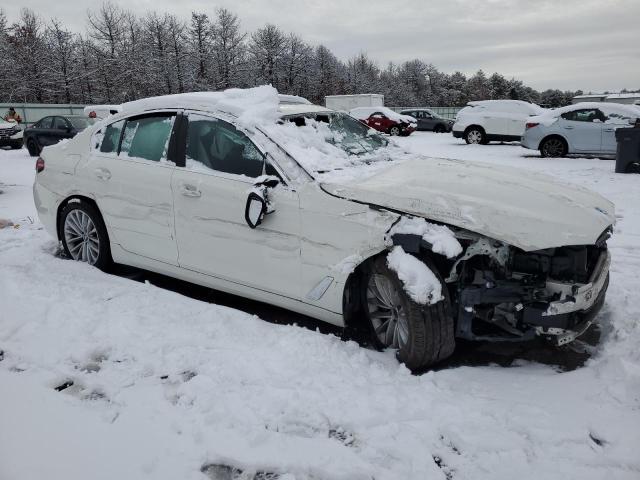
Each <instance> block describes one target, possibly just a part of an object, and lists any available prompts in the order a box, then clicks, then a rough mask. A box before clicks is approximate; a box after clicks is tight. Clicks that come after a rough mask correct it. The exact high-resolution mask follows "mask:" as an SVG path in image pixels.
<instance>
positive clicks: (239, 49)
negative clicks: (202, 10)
mask: <svg viewBox="0 0 640 480" xmlns="http://www.w3.org/2000/svg"><path fill="white" fill-rule="evenodd" d="M212 32H213V55H214V58H215V64H216V68H217V77H218V81H217V84H216V86H217V87H218V88H220V89H225V88H229V87H232V86H239V84H240V83H241V80H240V74H241V72H242V66H243V63H244V57H245V52H246V47H245V38H246V34H244V33H241V32H240V21H239V20H238V16H237V15H235V14H233V13H231V12H230V11H229V10H227V9H226V8H219V9H218V10H216V21H215V23H214V25H213V30H212Z"/></svg>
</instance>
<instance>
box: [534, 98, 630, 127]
mask: <svg viewBox="0 0 640 480" xmlns="http://www.w3.org/2000/svg"><path fill="white" fill-rule="evenodd" d="M592 108H597V109H599V110H601V111H602V113H604V114H606V115H610V114H612V113H615V114H618V115H624V116H626V117H627V118H629V119H636V118H640V106H637V105H629V104H624V103H610V102H580V103H575V104H573V105H567V106H566V107H560V108H554V109H553V110H547V111H545V112H544V113H543V114H542V115H536V116H534V117H530V118H529V120H530V121H532V122H540V123H542V124H543V125H547V126H548V125H549V124H550V123H553V122H554V121H555V120H556V119H557V118H558V117H559V116H560V115H562V114H563V113H566V112H574V111H576V110H585V109H592Z"/></svg>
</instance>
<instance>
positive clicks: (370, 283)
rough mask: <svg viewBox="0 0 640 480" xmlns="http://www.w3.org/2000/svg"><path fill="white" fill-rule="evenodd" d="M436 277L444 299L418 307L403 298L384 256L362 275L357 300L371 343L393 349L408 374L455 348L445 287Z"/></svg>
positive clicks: (410, 300)
mask: <svg viewBox="0 0 640 480" xmlns="http://www.w3.org/2000/svg"><path fill="white" fill-rule="evenodd" d="M429 267H430V268H431V269H432V271H433V272H434V273H435V274H436V275H437V272H436V270H435V269H434V268H432V266H431V265H429ZM438 278H439V280H440V282H441V284H442V292H443V295H444V296H445V298H444V299H443V300H441V301H440V302H438V303H436V304H434V305H420V304H418V303H416V302H414V301H413V300H412V299H411V297H409V295H407V293H406V292H405V290H404V286H403V284H402V281H401V280H400V279H399V278H398V276H397V275H396V273H395V272H394V271H393V270H391V269H390V268H389V267H388V266H387V262H386V256H380V257H377V258H376V259H374V260H373V261H372V262H371V263H370V264H369V268H368V269H367V271H366V272H365V275H364V279H363V284H362V288H361V291H362V300H361V301H362V305H363V310H364V315H365V317H366V318H367V320H368V324H369V327H370V328H371V334H372V339H373V342H374V344H375V345H376V347H378V348H395V349H397V352H396V357H397V358H398V360H399V361H400V362H402V363H404V364H405V365H406V366H407V368H409V369H410V370H412V371H416V370H421V369H424V368H426V367H428V366H430V365H433V364H434V363H437V362H439V361H441V360H444V359H445V358H447V357H448V356H450V355H451V354H452V353H453V351H454V349H455V337H454V328H453V317H452V316H451V313H450V312H451V307H450V303H449V296H448V294H447V287H446V285H445V284H444V282H443V281H442V279H441V278H440V277H439V276H438Z"/></svg>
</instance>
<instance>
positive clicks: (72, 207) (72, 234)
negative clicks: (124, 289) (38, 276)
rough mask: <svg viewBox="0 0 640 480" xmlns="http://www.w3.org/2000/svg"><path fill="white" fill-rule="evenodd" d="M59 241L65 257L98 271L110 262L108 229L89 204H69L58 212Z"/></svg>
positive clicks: (73, 202)
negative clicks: (84, 263) (91, 266)
mask: <svg viewBox="0 0 640 480" xmlns="http://www.w3.org/2000/svg"><path fill="white" fill-rule="evenodd" d="M59 232H60V233H59V235H60V240H61V241H62V246H63V247H64V252H65V253H66V255H67V256H68V257H69V258H71V259H73V260H77V261H80V262H86V263H88V264H89V265H93V266H95V267H97V268H99V269H100V270H106V269H107V268H108V267H109V266H110V265H111V263H112V259H111V249H110V247H109V235H108V234H107V227H106V226H105V224H104V221H103V220H102V216H101V215H100V213H99V212H98V210H97V209H96V208H95V207H94V206H93V205H91V204H89V203H86V202H83V201H80V202H77V201H71V202H69V203H67V205H65V207H64V208H63V210H62V212H61V213H60V228H59Z"/></svg>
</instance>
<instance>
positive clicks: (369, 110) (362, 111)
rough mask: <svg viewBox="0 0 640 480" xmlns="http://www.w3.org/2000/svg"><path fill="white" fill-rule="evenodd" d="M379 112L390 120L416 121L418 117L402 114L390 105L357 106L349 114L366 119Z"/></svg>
mask: <svg viewBox="0 0 640 480" xmlns="http://www.w3.org/2000/svg"><path fill="white" fill-rule="evenodd" d="M376 112H379V113H382V114H383V115H384V116H385V117H387V118H388V119H389V120H393V121H394V122H407V123H416V121H417V120H416V119H415V118H413V117H412V116H410V115H402V114H401V113H397V112H394V111H393V110H391V109H390V108H388V107H357V108H354V109H352V110H351V111H349V115H351V116H352V117H354V118H357V119H358V120H366V119H367V118H369V117H370V116H371V115H372V114H374V113H376Z"/></svg>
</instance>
